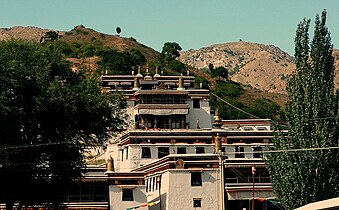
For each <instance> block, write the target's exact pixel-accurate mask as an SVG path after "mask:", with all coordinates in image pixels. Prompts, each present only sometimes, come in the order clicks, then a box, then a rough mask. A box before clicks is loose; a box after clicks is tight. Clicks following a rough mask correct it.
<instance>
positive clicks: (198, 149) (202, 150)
mask: <svg viewBox="0 0 339 210" xmlns="http://www.w3.org/2000/svg"><path fill="white" fill-rule="evenodd" d="M195 153H196V154H204V153H205V148H204V147H197V148H195Z"/></svg>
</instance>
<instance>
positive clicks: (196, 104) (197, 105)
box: [193, 98, 200, 109]
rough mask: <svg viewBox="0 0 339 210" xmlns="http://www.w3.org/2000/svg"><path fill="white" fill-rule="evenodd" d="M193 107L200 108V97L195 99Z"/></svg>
mask: <svg viewBox="0 0 339 210" xmlns="http://www.w3.org/2000/svg"><path fill="white" fill-rule="evenodd" d="M193 109H200V99H199V98H194V99H193Z"/></svg>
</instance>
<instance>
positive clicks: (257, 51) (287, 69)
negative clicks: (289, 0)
mask: <svg viewBox="0 0 339 210" xmlns="http://www.w3.org/2000/svg"><path fill="white" fill-rule="evenodd" d="M333 56H334V58H335V68H336V71H335V73H336V74H335V75H336V76H335V88H339V71H338V70H339V51H338V50H336V49H333ZM179 60H180V61H181V62H183V63H185V64H187V65H190V66H193V67H195V68H198V69H201V70H202V71H209V69H208V66H209V64H213V66H214V67H219V66H223V67H225V68H226V69H227V70H228V73H229V78H230V79H231V80H233V81H235V82H239V83H241V84H243V85H250V86H252V87H254V88H256V89H259V90H262V91H265V92H272V93H279V94H286V83H287V78H288V76H289V75H290V74H291V73H292V72H293V71H294V70H295V68H296V67H295V63H294V57H292V56H290V55H289V54H288V53H286V52H284V51H283V50H281V49H280V48H278V47H276V46H274V45H264V44H260V43H254V42H244V41H239V42H228V43H222V44H213V45H210V46H207V47H202V48H200V49H197V50H194V49H191V50H187V51H182V52H181V53H180V58H179Z"/></svg>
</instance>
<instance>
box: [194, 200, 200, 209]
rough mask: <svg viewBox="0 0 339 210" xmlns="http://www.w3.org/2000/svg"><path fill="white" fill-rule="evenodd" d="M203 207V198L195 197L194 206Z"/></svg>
mask: <svg viewBox="0 0 339 210" xmlns="http://www.w3.org/2000/svg"><path fill="white" fill-rule="evenodd" d="M196 207H201V198H193V208H196Z"/></svg>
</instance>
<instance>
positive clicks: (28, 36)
mask: <svg viewBox="0 0 339 210" xmlns="http://www.w3.org/2000/svg"><path fill="white" fill-rule="evenodd" d="M51 30H52V29H42V28H38V27H34V26H27V27H23V26H15V27H12V28H0V40H9V39H11V38H14V39H23V40H32V41H37V42H39V41H40V39H41V37H43V36H44V34H45V33H46V32H48V31H51ZM55 32H57V34H58V35H59V36H60V38H59V39H60V40H65V41H66V42H91V41H93V40H99V41H101V42H102V43H103V45H104V46H108V47H113V48H115V49H117V50H120V51H124V50H127V49H133V48H134V49H138V50H140V51H141V52H142V53H143V54H144V56H145V57H146V59H148V60H149V59H153V58H155V57H157V56H159V54H160V53H159V52H157V51H155V50H153V49H152V48H150V47H147V46H145V45H143V44H141V43H139V42H137V41H136V40H135V39H134V38H132V37H130V38H124V37H120V36H117V35H109V34H103V33H100V32H97V31H95V30H93V29H90V28H86V27H85V26H83V25H79V26H76V27H74V29H72V30H70V31H67V32H66V31H55Z"/></svg>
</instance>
